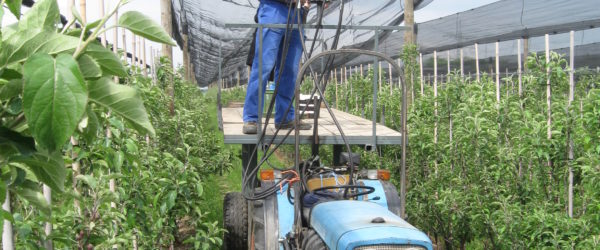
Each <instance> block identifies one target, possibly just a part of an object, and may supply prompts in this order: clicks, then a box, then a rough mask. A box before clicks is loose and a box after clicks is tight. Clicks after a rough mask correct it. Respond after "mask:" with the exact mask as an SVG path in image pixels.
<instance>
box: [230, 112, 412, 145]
mask: <svg viewBox="0 0 600 250" xmlns="http://www.w3.org/2000/svg"><path fill="white" fill-rule="evenodd" d="M333 111H334V114H335V117H336V118H337V119H338V121H339V122H340V125H341V126H342V129H343V131H344V134H345V135H346V138H347V139H348V142H349V143H350V144H352V145H373V137H372V135H373V125H372V121H370V120H367V119H364V118H360V117H358V116H355V115H351V114H348V113H345V112H342V111H339V110H335V109H334V110H333ZM320 112H321V117H320V118H319V141H320V142H319V143H320V144H330V145H341V144H344V141H343V140H342V136H341V135H340V133H339V131H338V129H337V127H336V126H335V124H334V123H333V120H332V118H331V116H330V115H329V112H327V110H326V109H321V111H320ZM263 120H264V119H263ZM303 121H304V122H305V123H310V124H312V123H313V120H312V119H306V120H303ZM270 123H271V124H269V127H268V129H267V135H266V136H265V138H266V140H265V141H266V142H268V141H270V140H271V139H272V138H273V134H274V133H275V126H274V125H273V120H272V119H271V121H270ZM263 124H264V123H263ZM242 127H243V121H242V108H223V131H224V135H225V143H226V144H256V141H257V138H258V137H257V135H245V134H243V133H242ZM286 133H287V130H281V131H279V134H278V135H277V137H276V138H275V140H274V143H279V142H281V140H283V137H284V136H285V134H286ZM312 133H313V130H312V129H311V130H302V131H300V144H310V143H311V142H312ZM293 143H294V132H293V131H292V133H291V134H290V136H289V137H288V138H287V139H286V140H285V141H284V144H293ZM401 143H402V135H401V133H400V132H398V131H394V130H392V129H390V128H388V127H386V126H383V125H379V124H378V125H377V145H392V144H394V145H400V144H401Z"/></svg>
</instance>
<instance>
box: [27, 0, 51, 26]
mask: <svg viewBox="0 0 600 250" xmlns="http://www.w3.org/2000/svg"><path fill="white" fill-rule="evenodd" d="M59 18H60V11H59V9H58V4H57V3H56V0H41V1H36V3H35V4H34V5H33V7H32V8H31V10H29V11H28V12H27V13H25V15H24V16H23V18H22V19H21V20H20V21H19V30H35V29H42V30H54V29H55V25H56V22H57V21H58V20H59Z"/></svg>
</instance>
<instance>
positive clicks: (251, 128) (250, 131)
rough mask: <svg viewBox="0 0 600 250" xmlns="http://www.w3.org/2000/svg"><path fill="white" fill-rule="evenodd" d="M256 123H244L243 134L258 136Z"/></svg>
mask: <svg viewBox="0 0 600 250" xmlns="http://www.w3.org/2000/svg"><path fill="white" fill-rule="evenodd" d="M256 130H257V128H256V122H244V127H243V128H242V133H244V134H247V135H255V134H256Z"/></svg>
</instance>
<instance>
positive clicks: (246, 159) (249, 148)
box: [242, 144, 258, 188]
mask: <svg viewBox="0 0 600 250" xmlns="http://www.w3.org/2000/svg"><path fill="white" fill-rule="evenodd" d="M254 147H256V145H255V144H242V176H246V173H248V172H252V169H254V168H256V166H257V163H258V157H257V154H254V156H253V154H252V153H253V151H254ZM250 157H252V158H250ZM242 181H243V180H242ZM257 186H258V181H257V180H256V178H253V179H252V181H250V187H252V188H255V187H257Z"/></svg>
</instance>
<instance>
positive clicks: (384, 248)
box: [354, 245, 425, 250]
mask: <svg viewBox="0 0 600 250" xmlns="http://www.w3.org/2000/svg"><path fill="white" fill-rule="evenodd" d="M354 250H425V248H424V247H422V246H415V245H370V246H361V247H357V248H354Z"/></svg>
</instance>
